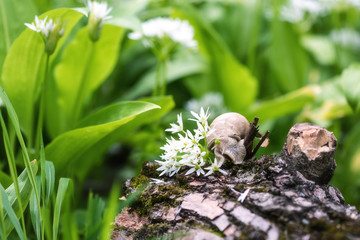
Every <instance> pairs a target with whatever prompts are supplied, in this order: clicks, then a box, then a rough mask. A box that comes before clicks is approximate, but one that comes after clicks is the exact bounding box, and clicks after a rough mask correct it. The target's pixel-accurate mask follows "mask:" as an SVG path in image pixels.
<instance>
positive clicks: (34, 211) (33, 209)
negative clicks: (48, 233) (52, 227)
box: [30, 177, 41, 240]
mask: <svg viewBox="0 0 360 240" xmlns="http://www.w3.org/2000/svg"><path fill="white" fill-rule="evenodd" d="M40 184H41V179H40V177H36V185H37V187H38V188H39V189H40ZM30 217H31V222H32V224H33V227H34V230H35V233H36V239H38V240H40V239H41V220H40V209H39V208H38V206H37V203H36V197H35V194H34V191H33V192H32V193H31V197H30Z"/></svg>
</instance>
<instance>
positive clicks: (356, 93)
mask: <svg viewBox="0 0 360 240" xmlns="http://www.w3.org/2000/svg"><path fill="white" fill-rule="evenodd" d="M340 81H341V86H342V89H343V92H344V95H345V97H346V100H347V102H348V104H349V105H350V107H351V108H352V110H353V111H354V112H356V110H357V109H358V107H359V105H360V84H359V82H360V64H354V65H352V66H350V67H349V68H347V69H345V70H344V71H343V73H342V75H341V80H340Z"/></svg>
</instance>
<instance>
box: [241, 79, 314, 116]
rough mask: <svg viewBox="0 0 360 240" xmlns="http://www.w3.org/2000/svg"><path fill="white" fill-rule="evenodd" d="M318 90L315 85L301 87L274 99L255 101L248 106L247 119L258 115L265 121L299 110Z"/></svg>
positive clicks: (312, 98) (311, 99)
mask: <svg viewBox="0 0 360 240" xmlns="http://www.w3.org/2000/svg"><path fill="white" fill-rule="evenodd" d="M318 90H319V89H318V87H317V86H313V87H311V86H308V87H303V88H301V89H298V90H295V91H293V92H290V93H288V94H285V95H282V96H280V97H278V98H276V99H273V100H268V101H264V102H261V103H257V104H255V105H253V106H252V107H251V108H250V110H249V112H248V116H249V119H252V118H254V117H259V118H260V119H261V120H262V121H266V120H269V119H274V118H278V117H282V116H285V115H288V114H291V113H294V112H299V111H301V110H302V109H303V107H304V106H305V105H306V104H308V103H310V102H312V101H313V100H314V99H315V97H316V93H317V92H318Z"/></svg>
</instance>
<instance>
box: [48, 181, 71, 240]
mask: <svg viewBox="0 0 360 240" xmlns="http://www.w3.org/2000/svg"><path fill="white" fill-rule="evenodd" d="M70 184H71V186H70V188H71V187H72V181H71V179H70V178H60V181H59V186H58V191H57V194H56V201H55V209H54V220H53V238H52V239H53V240H56V239H57V237H58V229H59V222H60V214H61V206H62V203H63V201H64V198H65V195H66V193H67V192H68V191H69V192H70V191H71V189H68V188H69V185H70Z"/></svg>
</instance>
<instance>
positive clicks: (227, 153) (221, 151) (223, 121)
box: [206, 112, 250, 164]
mask: <svg viewBox="0 0 360 240" xmlns="http://www.w3.org/2000/svg"><path fill="white" fill-rule="evenodd" d="M211 130H212V131H211ZM210 131H211V133H210V135H209V136H208V137H207V138H206V140H207V143H208V144H207V147H208V149H211V150H213V151H214V154H215V156H216V158H217V159H218V160H219V161H225V159H230V160H232V161H233V163H234V164H241V163H242V162H243V160H244V158H245V156H246V149H245V146H244V139H245V137H246V136H247V135H248V133H249V131H250V123H249V121H248V120H247V119H246V118H245V117H244V116H243V115H241V114H239V113H235V112H230V113H224V114H222V115H220V116H218V117H217V118H215V120H214V121H213V122H212V123H211V125H210ZM216 139H219V141H220V143H218V144H216V143H215V141H216Z"/></svg>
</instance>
